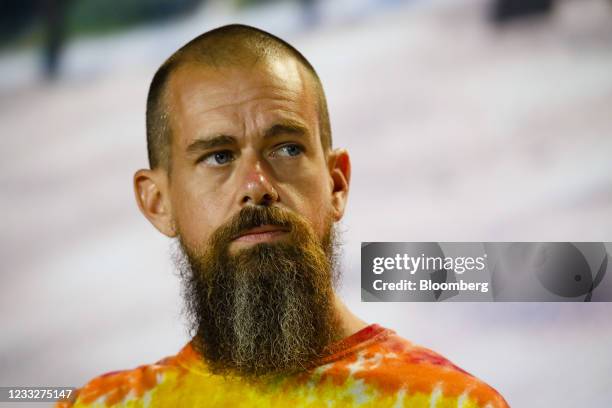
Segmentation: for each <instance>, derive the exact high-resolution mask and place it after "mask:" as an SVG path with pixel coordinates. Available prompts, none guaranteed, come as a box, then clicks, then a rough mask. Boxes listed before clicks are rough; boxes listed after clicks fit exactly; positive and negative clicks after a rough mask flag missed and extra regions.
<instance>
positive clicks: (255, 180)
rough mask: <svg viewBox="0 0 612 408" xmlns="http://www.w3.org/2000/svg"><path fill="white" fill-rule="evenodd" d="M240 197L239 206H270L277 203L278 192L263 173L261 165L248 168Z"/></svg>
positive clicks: (256, 164)
mask: <svg viewBox="0 0 612 408" xmlns="http://www.w3.org/2000/svg"><path fill="white" fill-rule="evenodd" d="M244 183H245V184H244V191H243V193H242V195H241V205H265V206H270V205H272V204H274V203H275V202H277V201H278V199H279V197H278V192H277V191H276V189H275V188H274V186H273V185H272V183H271V182H270V180H269V178H268V176H267V175H266V173H265V172H264V171H263V169H262V167H261V163H260V162H259V161H257V162H255V163H254V165H251V166H249V168H248V169H247V174H246V177H245V181H244Z"/></svg>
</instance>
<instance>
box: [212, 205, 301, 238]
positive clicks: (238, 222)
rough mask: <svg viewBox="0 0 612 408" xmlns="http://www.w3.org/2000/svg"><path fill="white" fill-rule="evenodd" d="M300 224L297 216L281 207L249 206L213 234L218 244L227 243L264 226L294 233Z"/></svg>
mask: <svg viewBox="0 0 612 408" xmlns="http://www.w3.org/2000/svg"><path fill="white" fill-rule="evenodd" d="M299 222H300V220H299V218H298V217H297V215H295V214H293V213H291V212H290V211H288V210H284V209H282V208H279V207H265V206H247V207H243V208H242V209H241V210H240V211H239V212H238V213H237V214H236V215H234V216H233V217H232V218H231V219H230V220H229V221H228V222H226V223H225V224H224V225H223V226H221V227H219V228H218V229H217V231H216V232H215V233H214V234H213V237H212V240H213V242H217V243H223V242H225V243H227V242H229V241H231V240H233V239H234V238H236V237H238V236H240V235H243V234H244V233H246V232H247V231H248V230H250V229H253V228H256V227H259V226H262V225H273V226H278V227H281V228H284V229H287V230H288V231H289V232H293V231H294V229H295V226H296V224H297V223H299Z"/></svg>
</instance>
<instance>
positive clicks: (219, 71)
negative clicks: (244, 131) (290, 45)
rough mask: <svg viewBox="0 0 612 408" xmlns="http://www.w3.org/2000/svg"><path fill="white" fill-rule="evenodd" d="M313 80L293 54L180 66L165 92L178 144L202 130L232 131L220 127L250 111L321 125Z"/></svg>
mask: <svg viewBox="0 0 612 408" xmlns="http://www.w3.org/2000/svg"><path fill="white" fill-rule="evenodd" d="M312 84H313V81H312V78H311V76H310V74H309V73H307V72H306V70H305V69H304V68H303V67H302V66H301V64H299V63H298V62H296V61H295V60H293V59H289V58H266V59H264V60H259V61H257V62H256V63H251V64H245V65H244V66H228V67H219V68H217V67H211V66H207V65H202V64H196V63H188V64H185V65H182V66H181V67H179V68H178V69H177V70H176V71H175V72H174V73H173V75H172V76H171V77H170V80H169V82H168V88H167V91H168V92H167V94H166V95H167V100H168V102H169V107H170V112H171V115H170V117H171V126H172V129H173V130H175V132H173V134H177V136H178V137H177V139H179V140H176V141H175V142H178V143H179V144H184V143H188V142H189V140H190V139H191V138H193V137H196V136H198V135H197V133H198V132H200V131H205V130H210V131H213V130H216V131H229V130H231V129H217V128H219V127H226V128H227V127H228V126H232V125H235V126H239V125H241V123H240V122H241V120H244V115H245V114H247V113H248V114H251V115H254V116H255V117H257V115H259V116H262V115H263V116H265V118H266V119H267V120H272V121H273V120H275V119H283V118H284V119H291V120H294V121H302V122H304V124H305V125H306V126H308V127H311V126H317V125H318V118H317V115H316V98H315V97H314V92H313V91H314V89H313V86H312ZM260 119H261V118H260ZM264 122H265V120H264ZM314 130H315V129H312V131H314Z"/></svg>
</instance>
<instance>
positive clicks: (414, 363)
mask: <svg viewBox="0 0 612 408" xmlns="http://www.w3.org/2000/svg"><path fill="white" fill-rule="evenodd" d="M332 350H334V352H333V354H331V355H329V356H328V357H327V358H325V359H323V360H321V362H320V364H319V365H317V366H316V368H314V369H311V370H309V371H305V372H303V373H300V374H296V375H291V376H286V377H282V378H276V379H275V380H274V381H269V380H267V381H256V380H247V379H244V378H242V377H232V376H219V375H214V374H211V373H210V372H209V371H208V370H207V367H206V363H205V361H204V360H203V359H202V358H201V356H200V355H199V354H198V353H197V352H196V350H195V349H194V347H193V346H192V345H191V343H188V344H187V345H186V346H185V347H184V348H183V349H182V350H181V351H180V352H179V353H178V354H177V355H175V356H172V357H167V358H165V359H163V360H161V361H159V362H157V363H156V364H151V365H144V366H141V367H138V368H135V369H133V370H127V371H119V372H112V373H108V374H105V375H102V376H100V377H98V378H95V379H94V380H92V381H91V382H89V383H88V384H87V385H85V386H84V387H83V388H81V389H80V390H78V391H77V393H76V400H75V401H73V402H63V403H58V404H57V408H68V407H75V408H77V407H111V406H112V407H151V408H157V407H411V408H420V407H427V408H430V407H438V408H443V407H445V408H450V407H453V408H476V407H481V408H503V407H508V404H507V403H506V402H505V401H504V399H503V398H502V397H501V395H500V394H499V393H498V392H497V391H495V390H494V389H493V388H491V387H490V386H488V385H487V384H485V383H483V382H482V381H480V380H478V379H477V378H475V377H473V376H472V375H470V374H469V373H467V372H465V371H463V370H462V369H461V368H459V367H457V366H456V365H454V364H453V363H451V362H450V361H448V360H447V359H445V358H444V357H442V356H440V355H438V354H436V353H435V352H433V351H431V350H428V349H426V348H423V347H419V346H416V345H414V344H412V343H411V342H409V341H407V340H405V339H403V338H402V337H400V336H398V335H397V334H396V333H395V332H394V331H393V330H389V329H386V328H384V327H381V326H380V325H377V324H372V325H369V326H367V327H365V328H364V329H362V330H360V331H359V332H357V333H355V334H353V335H351V336H349V337H347V338H345V339H343V340H341V341H340V342H338V343H336V344H335V345H334V347H333V348H332Z"/></svg>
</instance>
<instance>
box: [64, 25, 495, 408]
mask: <svg viewBox="0 0 612 408" xmlns="http://www.w3.org/2000/svg"><path fill="white" fill-rule="evenodd" d="M147 142H148V152H149V162H150V169H146V170H139V171H138V172H136V174H135V176H134V187H135V191H136V198H137V201H138V205H139V207H140V210H141V211H142V213H143V214H144V215H145V216H146V217H147V219H148V220H149V221H150V222H151V223H152V224H153V225H154V226H155V227H156V228H157V229H158V230H159V231H161V232H162V233H163V234H165V235H167V236H169V237H173V238H177V242H178V244H179V245H178V248H179V251H178V255H177V266H178V268H179V269H180V271H181V273H182V276H183V278H184V285H185V296H186V300H187V306H188V307H187V309H188V311H189V317H190V318H191V323H192V329H193V334H194V336H193V339H192V340H191V341H190V342H189V343H188V344H187V345H186V346H185V347H184V348H183V349H182V350H181V351H180V352H179V353H178V354H177V355H175V356H172V357H168V358H165V359H163V360H161V361H159V362H157V363H156V364H151V365H144V366H141V367H138V368H135V369H132V370H127V371H120V372H114V373H109V374H106V375H103V376H101V377H98V378H96V379H94V380H93V381H91V382H90V383H89V384H87V385H86V386H85V387H83V388H82V389H80V390H79V392H78V395H77V398H76V401H73V402H72V403H64V405H63V406H75V407H85V406H147V407H208V406H215V407H217V406H229V407H237V406H249V407H250V406H257V407H268V406H274V407H291V406H312V407H318V406H326V407H336V406H338V407H339V406H342V407H353V406H355V407H357V406H368V407H374V406H375V407H379V406H380V407H384V406H389V407H391V406H406V407H430V406H437V407H442V406H444V407H450V406H453V407H455V406H460V407H464V408H467V407H507V404H506V403H505V401H504V400H503V398H502V397H501V396H500V395H499V394H498V393H497V392H496V391H495V390H494V389H492V388H491V387H489V386H488V385H486V384H484V383H483V382H481V381H479V380H478V379H476V378H474V377H473V376H471V375H470V374H468V373H466V372H465V371H463V370H461V369H460V368H458V367H456V366H455V365H453V364H452V363H450V362H449V361H447V360H446V359H444V358H443V357H441V356H440V355H438V354H436V353H434V352H433V351H430V350H427V349H425V348H422V347H418V346H415V345H413V344H411V343H410V342H409V341H407V340H405V339H403V338H401V337H399V336H397V335H396V334H395V332H393V331H392V330H389V329H386V328H383V327H381V326H379V325H377V324H367V323H365V322H364V321H362V320H361V319H359V318H358V317H356V316H355V315H353V314H352V313H351V312H350V311H349V310H348V309H347V308H346V306H344V304H343V303H342V301H341V300H340V299H339V298H338V297H337V296H336V295H335V293H334V283H335V282H336V281H337V279H338V276H337V269H338V268H337V267H336V265H335V243H336V240H335V235H334V228H333V226H334V223H335V222H336V221H338V220H340V219H341V218H342V216H343V213H344V209H345V205H346V202H347V196H348V190H349V180H350V161H349V156H348V153H347V152H346V151H345V150H343V149H332V142H331V131H330V124H329V118H328V113H327V106H326V102H325V96H324V93H323V89H322V86H321V83H320V81H319V78H318V77H317V75H316V73H315V71H314V69H313V68H312V66H311V65H310V64H309V63H308V61H307V60H306V59H305V58H304V57H303V56H302V55H301V54H300V53H299V52H298V51H296V50H295V49H294V48H293V47H291V46H290V45H288V44H287V43H285V42H284V41H282V40H280V39H278V38H276V37H274V36H272V35H270V34H268V33H266V32H263V31H260V30H258V29H255V28H252V27H247V26H242V25H230V26H225V27H221V28H218V29H216V30H213V31H210V32H207V33H205V34H203V35H201V36H199V37H197V38H196V39H194V40H192V41H191V42H189V43H188V44H187V45H185V46H184V47H182V48H181V49H180V50H178V51H177V52H176V53H174V54H173V55H172V56H171V57H170V58H169V59H168V60H167V61H166V62H165V63H164V64H163V65H162V66H161V67H160V68H159V70H158V71H157V73H156V74H155V76H154V78H153V81H152V83H151V87H150V90H149V96H148V101H147ZM96 404H98V405H96Z"/></svg>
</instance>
